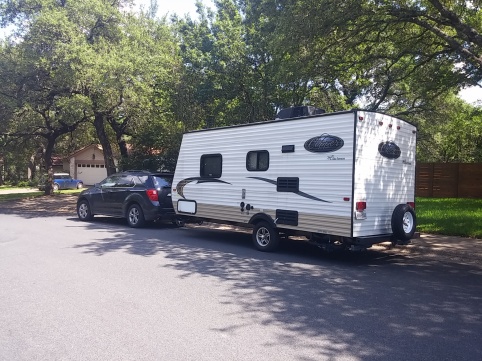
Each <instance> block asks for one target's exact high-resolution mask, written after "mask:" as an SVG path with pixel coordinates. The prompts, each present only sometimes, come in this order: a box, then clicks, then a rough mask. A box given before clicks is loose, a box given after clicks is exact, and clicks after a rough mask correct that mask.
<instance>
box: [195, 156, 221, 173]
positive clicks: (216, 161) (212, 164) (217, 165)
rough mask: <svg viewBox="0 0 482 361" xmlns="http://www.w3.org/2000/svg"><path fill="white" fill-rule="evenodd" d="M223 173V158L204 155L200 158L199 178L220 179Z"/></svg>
mask: <svg viewBox="0 0 482 361" xmlns="http://www.w3.org/2000/svg"><path fill="white" fill-rule="evenodd" d="M222 172H223V156H222V155H221V154H204V155H202V156H201V169H200V174H201V177H207V178H220V177H221V174H222Z"/></svg>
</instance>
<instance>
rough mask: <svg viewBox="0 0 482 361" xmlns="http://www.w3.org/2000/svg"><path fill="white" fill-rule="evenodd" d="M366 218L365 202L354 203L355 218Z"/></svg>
mask: <svg viewBox="0 0 482 361" xmlns="http://www.w3.org/2000/svg"><path fill="white" fill-rule="evenodd" d="M366 218H367V202H356V203H355V219H366Z"/></svg>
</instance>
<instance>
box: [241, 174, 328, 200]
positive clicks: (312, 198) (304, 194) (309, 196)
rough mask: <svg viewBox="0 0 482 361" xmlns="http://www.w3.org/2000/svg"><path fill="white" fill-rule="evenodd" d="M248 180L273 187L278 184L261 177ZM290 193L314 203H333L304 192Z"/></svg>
mask: <svg viewBox="0 0 482 361" xmlns="http://www.w3.org/2000/svg"><path fill="white" fill-rule="evenodd" d="M248 178H250V179H256V180H260V181H263V182H267V183H270V184H273V185H275V186H276V185H277V184H278V182H277V181H275V180H272V179H268V178H262V177H248ZM292 193H295V194H297V195H299V196H301V197H304V198H308V199H311V200H314V201H318V202H324V203H333V202H330V201H326V200H324V199H320V198H317V197H315V196H312V195H310V194H308V193H305V192H302V191H297V192H292Z"/></svg>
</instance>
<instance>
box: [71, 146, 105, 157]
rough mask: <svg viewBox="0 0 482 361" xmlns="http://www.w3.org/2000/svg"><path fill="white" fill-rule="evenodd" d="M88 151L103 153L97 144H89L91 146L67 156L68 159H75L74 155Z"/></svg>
mask: <svg viewBox="0 0 482 361" xmlns="http://www.w3.org/2000/svg"><path fill="white" fill-rule="evenodd" d="M89 149H98V150H99V151H100V152H103V149H102V146H101V145H99V144H91V145H88V146H86V147H84V148H81V149H79V150H77V151H75V152H74V153H72V154H71V155H69V158H72V157H75V156H76V155H78V154H79V153H82V152H84V151H86V150H89Z"/></svg>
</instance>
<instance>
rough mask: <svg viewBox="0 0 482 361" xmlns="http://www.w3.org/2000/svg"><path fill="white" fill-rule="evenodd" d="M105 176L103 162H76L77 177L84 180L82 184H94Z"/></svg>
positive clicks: (105, 171)
mask: <svg viewBox="0 0 482 361" xmlns="http://www.w3.org/2000/svg"><path fill="white" fill-rule="evenodd" d="M105 177H107V170H106V169H105V166H104V165H103V164H89V163H79V164H77V179H80V180H81V181H82V182H84V185H90V186H91V185H94V184H95V183H99V182H100V181H101V180H103V179H104V178H105Z"/></svg>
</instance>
